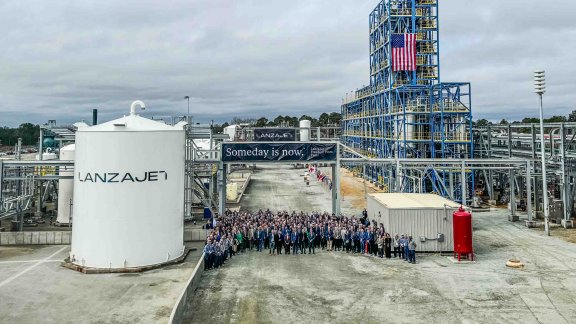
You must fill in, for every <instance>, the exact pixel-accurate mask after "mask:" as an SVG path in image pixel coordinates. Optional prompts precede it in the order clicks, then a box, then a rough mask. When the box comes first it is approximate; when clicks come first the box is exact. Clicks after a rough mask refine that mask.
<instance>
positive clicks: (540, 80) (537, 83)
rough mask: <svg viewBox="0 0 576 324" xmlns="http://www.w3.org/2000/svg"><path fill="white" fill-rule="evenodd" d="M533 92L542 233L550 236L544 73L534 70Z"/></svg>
mask: <svg viewBox="0 0 576 324" xmlns="http://www.w3.org/2000/svg"><path fill="white" fill-rule="evenodd" d="M534 92H535V93H536V94H537V95H538V96H539V97H540V155H541V158H542V194H543V195H544V196H543V200H544V234H545V235H546V236H550V214H549V212H548V190H547V189H546V149H545V147H544V145H545V141H544V109H543V108H542V96H543V95H544V93H545V92H546V73H545V72H544V70H536V71H534Z"/></svg>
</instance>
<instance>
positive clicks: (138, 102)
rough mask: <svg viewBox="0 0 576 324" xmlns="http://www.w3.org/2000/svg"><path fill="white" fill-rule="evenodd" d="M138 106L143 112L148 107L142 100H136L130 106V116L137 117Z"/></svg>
mask: <svg viewBox="0 0 576 324" xmlns="http://www.w3.org/2000/svg"><path fill="white" fill-rule="evenodd" d="M136 106H139V107H140V109H142V110H145V109H146V105H145V104H144V102H142V101H141V100H136V101H134V102H132V104H131V105H130V115H131V116H134V115H136Z"/></svg>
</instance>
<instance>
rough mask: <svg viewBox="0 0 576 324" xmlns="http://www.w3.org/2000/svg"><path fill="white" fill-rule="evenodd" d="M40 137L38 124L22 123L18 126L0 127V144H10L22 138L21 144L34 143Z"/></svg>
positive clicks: (36, 142)
mask: <svg viewBox="0 0 576 324" xmlns="http://www.w3.org/2000/svg"><path fill="white" fill-rule="evenodd" d="M39 137H40V126H39V125H34V124H31V123H24V124H21V125H20V126H18V128H9V127H0V146H2V145H7V146H12V145H15V144H16V143H17V142H18V138H21V139H22V145H36V144H38V138H39Z"/></svg>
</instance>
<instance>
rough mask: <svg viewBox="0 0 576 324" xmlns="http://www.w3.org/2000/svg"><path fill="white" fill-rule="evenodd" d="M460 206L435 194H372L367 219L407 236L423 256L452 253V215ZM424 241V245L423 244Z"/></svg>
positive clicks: (389, 231) (393, 232)
mask: <svg viewBox="0 0 576 324" xmlns="http://www.w3.org/2000/svg"><path fill="white" fill-rule="evenodd" d="M459 207H460V204H458V203H455V202H453V201H451V200H448V199H446V198H443V197H441V196H438V195H434V194H416V193H373V194H369V195H368V208H367V211H368V217H369V218H370V219H371V220H375V221H377V222H378V223H382V224H384V228H385V229H386V232H388V233H390V234H391V235H392V236H393V235H394V234H399V235H401V234H408V235H411V236H412V238H413V239H414V240H415V242H416V244H417V245H418V247H417V248H416V250H417V251H420V252H452V251H453V250H454V237H453V228H452V213H453V212H454V211H455V210H457V209H458V208H459ZM422 240H423V241H422Z"/></svg>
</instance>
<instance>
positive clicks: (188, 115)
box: [184, 96, 190, 122]
mask: <svg viewBox="0 0 576 324" xmlns="http://www.w3.org/2000/svg"><path fill="white" fill-rule="evenodd" d="M184 99H186V100H188V114H187V115H186V122H188V119H190V96H186V97H184Z"/></svg>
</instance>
